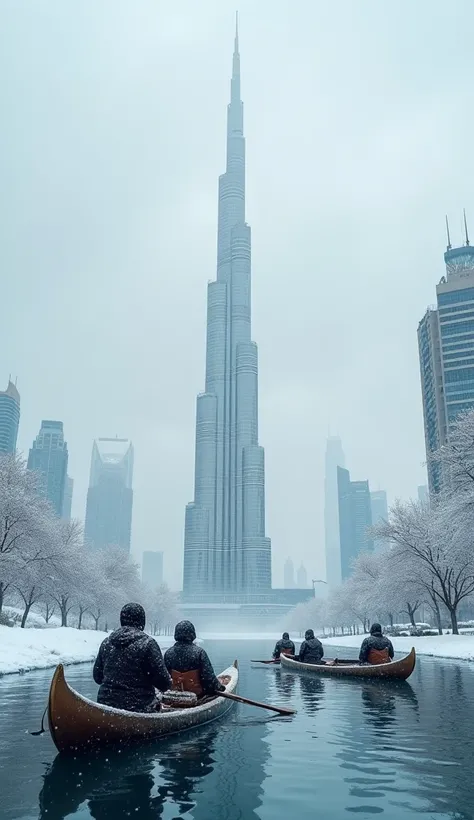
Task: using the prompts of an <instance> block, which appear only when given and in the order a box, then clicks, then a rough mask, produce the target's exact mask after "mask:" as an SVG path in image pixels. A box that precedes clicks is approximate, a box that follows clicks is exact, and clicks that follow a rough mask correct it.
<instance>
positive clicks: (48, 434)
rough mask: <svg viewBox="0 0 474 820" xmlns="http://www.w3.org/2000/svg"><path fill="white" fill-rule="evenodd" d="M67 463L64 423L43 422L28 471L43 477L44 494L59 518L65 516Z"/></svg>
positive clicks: (30, 455) (32, 449)
mask: <svg viewBox="0 0 474 820" xmlns="http://www.w3.org/2000/svg"><path fill="white" fill-rule="evenodd" d="M67 462H68V451H67V444H66V442H65V441H64V430H63V423H62V421H49V420H44V421H42V422H41V427H40V431H39V433H38V435H37V436H36V438H35V440H34V442H33V446H32V448H31V450H30V454H29V456H28V469H29V470H32V471H33V472H35V473H39V475H40V476H41V486H42V488H43V491H44V494H45V496H46V498H47V499H48V501H49V503H50V504H51V506H52V508H53V510H54V512H55V513H56V515H57V516H59V517H61V516H62V514H63V503H64V491H65V488H66V476H67Z"/></svg>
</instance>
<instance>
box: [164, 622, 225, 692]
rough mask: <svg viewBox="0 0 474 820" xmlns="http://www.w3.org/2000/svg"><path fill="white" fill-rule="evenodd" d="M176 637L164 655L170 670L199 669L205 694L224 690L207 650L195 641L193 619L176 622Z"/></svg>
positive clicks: (188, 670) (187, 670)
mask: <svg viewBox="0 0 474 820" xmlns="http://www.w3.org/2000/svg"><path fill="white" fill-rule="evenodd" d="M174 639H175V641H176V643H175V644H174V646H172V647H170V649H167V650H166V652H165V656H164V660H165V664H166V668H167V669H168V671H169V672H170V673H171V671H172V670H173V669H174V670H175V671H176V672H191V671H198V672H199V676H200V679H201V686H202V688H203V690H204V694H205V695H214V694H215V693H216V692H223V691H224V689H225V686H223V685H222V684H221V683H220V681H218V680H217V678H216V675H215V673H214V669H213V667H212V663H211V661H210V660H209V656H208V654H207V652H206V651H205V650H204V649H202V648H201V647H200V646H197V645H196V644H195V643H194V641H195V639H196V630H195V629H194V626H193V624H192V623H191V621H180V622H179V624H176V628H175V630H174Z"/></svg>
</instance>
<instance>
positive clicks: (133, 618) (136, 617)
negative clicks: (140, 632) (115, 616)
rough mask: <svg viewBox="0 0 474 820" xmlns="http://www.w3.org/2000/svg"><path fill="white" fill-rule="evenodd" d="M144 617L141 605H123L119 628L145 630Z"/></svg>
mask: <svg viewBox="0 0 474 820" xmlns="http://www.w3.org/2000/svg"><path fill="white" fill-rule="evenodd" d="M145 623H146V615H145V610H144V609H143V607H142V605H141V604H125V606H124V607H122V611H121V613H120V626H133V627H135V629H145Z"/></svg>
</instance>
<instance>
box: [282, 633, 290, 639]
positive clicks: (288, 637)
mask: <svg viewBox="0 0 474 820" xmlns="http://www.w3.org/2000/svg"><path fill="white" fill-rule="evenodd" d="M281 637H282V640H283V641H289V640H290V636H289V634H288V632H284V633H283V635H282V636H281Z"/></svg>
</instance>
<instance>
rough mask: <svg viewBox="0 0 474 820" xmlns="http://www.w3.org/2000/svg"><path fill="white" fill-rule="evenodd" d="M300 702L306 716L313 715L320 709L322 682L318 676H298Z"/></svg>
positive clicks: (309, 674) (322, 691)
mask: <svg viewBox="0 0 474 820" xmlns="http://www.w3.org/2000/svg"><path fill="white" fill-rule="evenodd" d="M299 682H300V690H301V700H302V701H303V705H304V709H305V712H307V714H308V715H315V714H316V712H317V711H318V710H319V709H320V708H321V699H322V697H323V695H324V681H323V679H322V678H320V677H318V675H314V674H313V675H312V674H311V673H308V674H307V675H305V674H302V675H300V676H299Z"/></svg>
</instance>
